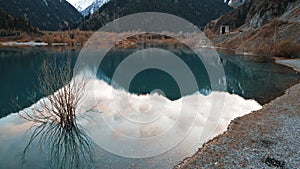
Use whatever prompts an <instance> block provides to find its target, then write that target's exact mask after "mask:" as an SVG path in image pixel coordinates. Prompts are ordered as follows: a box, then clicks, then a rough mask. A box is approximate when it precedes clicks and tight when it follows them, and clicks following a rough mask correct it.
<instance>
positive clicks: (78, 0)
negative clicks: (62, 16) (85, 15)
mask: <svg viewBox="0 0 300 169" xmlns="http://www.w3.org/2000/svg"><path fill="white" fill-rule="evenodd" d="M67 1H68V2H69V3H70V4H71V5H73V6H74V7H75V8H76V9H77V10H78V12H82V11H83V10H85V9H86V8H87V7H89V6H90V5H91V4H92V3H93V2H94V0H67Z"/></svg>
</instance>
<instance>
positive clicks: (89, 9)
mask: <svg viewBox="0 0 300 169" xmlns="http://www.w3.org/2000/svg"><path fill="white" fill-rule="evenodd" d="M67 1H68V2H69V3H70V4H72V5H73V6H74V7H75V8H76V9H77V10H78V11H79V12H80V13H81V14H82V15H83V16H86V15H88V14H93V13H94V11H96V10H97V9H99V8H100V7H101V6H102V5H103V4H105V3H106V2H108V1H109V0H67Z"/></svg>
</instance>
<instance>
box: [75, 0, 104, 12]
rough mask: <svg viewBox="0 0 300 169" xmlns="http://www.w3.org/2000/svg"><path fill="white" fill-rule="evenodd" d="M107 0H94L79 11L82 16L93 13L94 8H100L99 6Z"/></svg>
mask: <svg viewBox="0 0 300 169" xmlns="http://www.w3.org/2000/svg"><path fill="white" fill-rule="evenodd" d="M108 1H109V0H94V2H93V3H92V4H91V5H90V6H88V7H87V8H86V9H85V10H83V11H81V12H80V13H81V14H82V15H83V16H86V15H88V14H93V13H94V12H95V11H96V10H98V9H99V8H101V6H102V5H104V4H105V3H107V2H108Z"/></svg>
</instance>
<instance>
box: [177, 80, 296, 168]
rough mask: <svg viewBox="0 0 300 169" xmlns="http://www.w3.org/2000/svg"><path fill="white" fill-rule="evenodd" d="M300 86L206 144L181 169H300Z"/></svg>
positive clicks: (234, 124)
mask: <svg viewBox="0 0 300 169" xmlns="http://www.w3.org/2000/svg"><path fill="white" fill-rule="evenodd" d="M299 166H300V84H297V85H295V86H293V87H291V88H290V89H288V90H287V91H286V93H285V95H283V96H281V97H278V98H276V99H275V100H274V101H272V102H271V103H269V104H266V105H265V106H264V107H263V109H262V110H259V111H256V112H253V113H251V114H248V115H246V116H243V117H240V118H237V119H235V120H233V121H232V122H231V124H230V125H229V127H228V129H227V131H226V132H224V133H223V134H221V135H219V136H218V137H216V138H214V139H213V140H211V141H209V142H208V143H206V144H204V145H203V147H202V148H200V149H199V150H198V152H197V153H196V154H194V155H193V156H192V157H190V158H187V159H185V160H184V161H183V162H181V163H180V164H178V165H177V166H175V168H176V169H179V168H184V169H185V168H193V169H196V168H299Z"/></svg>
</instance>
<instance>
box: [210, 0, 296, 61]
mask: <svg viewBox="0 0 300 169" xmlns="http://www.w3.org/2000/svg"><path fill="white" fill-rule="evenodd" d="M251 2H252V3H249V2H248V3H245V4H244V5H242V6H241V7H240V8H238V9H237V10H235V11H234V12H231V13H229V14H226V15H224V16H222V17H221V18H219V19H218V20H215V21H213V22H211V23H210V24H208V25H207V26H206V30H205V32H206V34H207V35H208V36H209V37H210V39H211V40H212V42H213V43H214V45H216V46H219V47H224V48H227V49H231V50H233V51H235V53H237V54H240V53H250V54H257V55H262V56H280V57H288V58H290V57H297V56H300V53H299V52H300V36H299V35H300V1H299V0H298V1H289V2H285V1H282V2H277V1H275V0H274V1H270V4H266V3H265V2H257V4H256V3H255V2H256V0H253V1H251ZM254 10H256V11H257V12H256V13H254V12H253V11H254ZM244 12H246V13H247V14H245V13H244ZM240 14H242V15H246V17H245V19H244V20H241V17H238V16H240ZM235 22H236V23H243V22H244V23H243V24H236V25H233V23H235ZM221 25H229V26H230V28H231V32H230V33H229V34H225V35H220V34H219V29H220V26H221Z"/></svg>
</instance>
